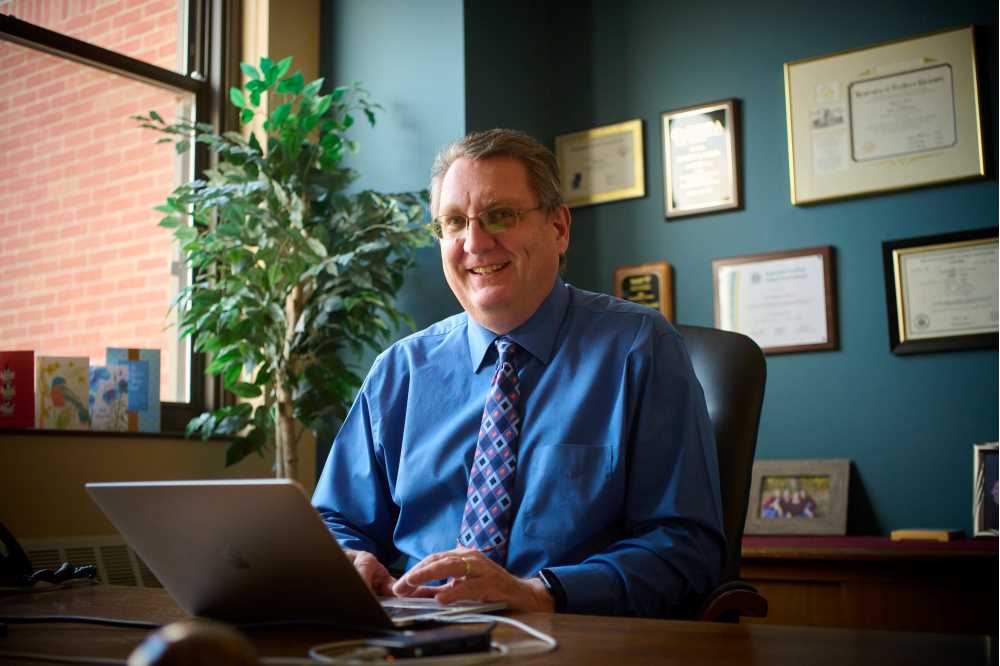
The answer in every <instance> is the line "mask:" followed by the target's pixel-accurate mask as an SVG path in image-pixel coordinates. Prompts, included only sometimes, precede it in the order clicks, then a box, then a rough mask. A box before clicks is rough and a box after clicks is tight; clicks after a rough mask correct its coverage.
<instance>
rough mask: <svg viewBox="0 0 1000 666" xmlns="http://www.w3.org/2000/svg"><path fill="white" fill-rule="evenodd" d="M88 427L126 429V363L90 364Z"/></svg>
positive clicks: (120, 430)
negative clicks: (105, 365)
mask: <svg viewBox="0 0 1000 666" xmlns="http://www.w3.org/2000/svg"><path fill="white" fill-rule="evenodd" d="M88 383H89V385H90V429H91V430H114V431H118V432H127V431H128V365H113V366H111V367H104V366H102V365H100V366H91V368H90V371H89V382H88Z"/></svg>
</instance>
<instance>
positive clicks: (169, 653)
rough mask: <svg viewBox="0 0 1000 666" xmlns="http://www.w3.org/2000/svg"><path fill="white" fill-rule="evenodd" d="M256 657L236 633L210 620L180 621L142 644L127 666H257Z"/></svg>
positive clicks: (230, 628)
mask: <svg viewBox="0 0 1000 666" xmlns="http://www.w3.org/2000/svg"><path fill="white" fill-rule="evenodd" d="M257 664H258V661H257V653H256V651H255V650H254V649H253V646H252V645H251V644H250V642H249V641H248V640H247V639H246V638H245V637H244V636H243V635H242V634H240V633H239V632H238V631H236V630H235V629H233V628H232V627H227V626H226V625H224V624H219V623H217V622H212V621H210V620H182V621H180V622H174V623H173V624H168V625H167V626H165V627H163V628H162V629H160V630H159V631H157V632H156V633H155V634H151V635H150V636H149V638H147V639H146V640H144V641H143V642H142V643H141V644H140V645H139V647H137V648H136V649H135V650H134V651H133V652H132V654H130V655H129V657H128V666H257Z"/></svg>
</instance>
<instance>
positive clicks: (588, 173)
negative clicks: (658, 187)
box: [556, 119, 646, 208]
mask: <svg viewBox="0 0 1000 666" xmlns="http://www.w3.org/2000/svg"><path fill="white" fill-rule="evenodd" d="M556 159H557V160H558V161H559V176H560V179H561V180H562V195H563V200H564V201H565V202H566V205H567V206H569V207H570V208H574V207H576V206H589V205H592V204H599V203H606V202H609V201H620V200H622V199H633V198H636V197H643V196H646V178H645V172H644V169H645V161H644V158H643V151H642V120H638V119H637V120H629V121H628V122H624V123H618V124H616V125H605V126H604V127H596V128H594V129H589V130H586V131H583V132H574V133H572V134H563V135H561V136H557V137H556Z"/></svg>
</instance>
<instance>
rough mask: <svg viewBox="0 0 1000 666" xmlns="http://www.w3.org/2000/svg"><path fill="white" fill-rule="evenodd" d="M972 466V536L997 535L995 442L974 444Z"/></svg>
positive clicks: (999, 490)
mask: <svg viewBox="0 0 1000 666" xmlns="http://www.w3.org/2000/svg"><path fill="white" fill-rule="evenodd" d="M972 468H973V469H972V479H973V482H972V536H977V537H981V536H997V534H998V530H997V516H998V511H997V494H998V492H1000V489H998V488H997V443H996V442H990V443H989V444H976V446H975V449H974V455H973V461H972Z"/></svg>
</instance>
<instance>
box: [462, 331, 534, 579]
mask: <svg viewBox="0 0 1000 666" xmlns="http://www.w3.org/2000/svg"><path fill="white" fill-rule="evenodd" d="M494 344H495V345H496V348H497V352H498V354H499V358H498V359H497V367H496V371H495V372H494V373H493V380H492V381H491V382H490V390H489V393H488V394H487V396H486V407H485V408H484V409H483V421H482V425H481V426H480V427H479V439H478V440H477V442H476V455H475V456H474V457H473V459H472V471H471V473H470V474H469V490H468V497H467V499H466V501H465V512H464V513H463V514H462V529H461V531H460V532H459V535H458V542H459V544H460V545H462V546H465V547H467V548H476V549H478V550H481V551H483V553H484V554H485V555H486V556H487V557H489V558H490V559H491V560H493V561H494V562H497V563H498V564H503V563H504V562H505V561H506V560H507V536H508V534H509V533H510V523H511V520H512V518H513V514H514V511H513V494H514V471H515V469H516V467H517V456H516V454H515V451H514V447H515V445H516V444H517V436H518V433H519V432H520V430H521V428H520V425H521V419H520V417H519V416H518V412H517V410H518V405H519V403H520V402H521V388H520V385H519V383H518V379H517V364H516V359H517V355H518V352H520V347H518V346H517V344H515V343H514V342H511V341H510V340H508V339H507V338H503V337H501V338H497V339H496V341H495V342H494Z"/></svg>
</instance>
